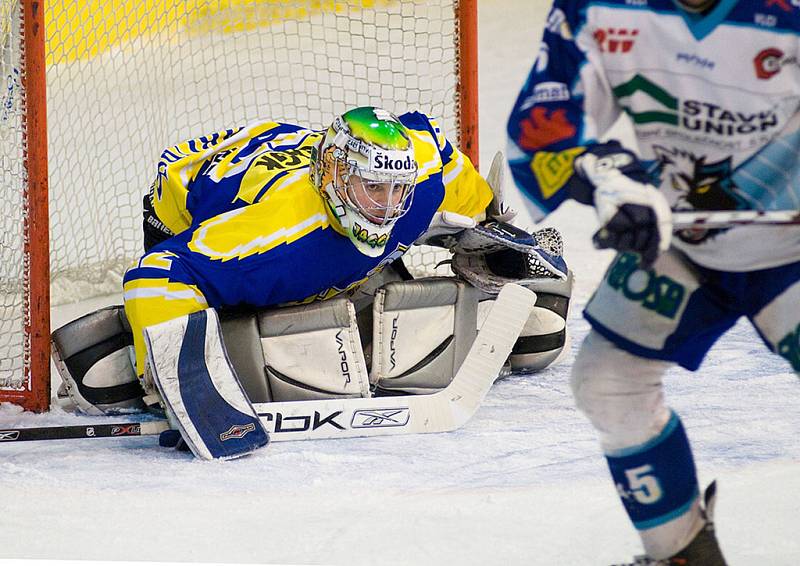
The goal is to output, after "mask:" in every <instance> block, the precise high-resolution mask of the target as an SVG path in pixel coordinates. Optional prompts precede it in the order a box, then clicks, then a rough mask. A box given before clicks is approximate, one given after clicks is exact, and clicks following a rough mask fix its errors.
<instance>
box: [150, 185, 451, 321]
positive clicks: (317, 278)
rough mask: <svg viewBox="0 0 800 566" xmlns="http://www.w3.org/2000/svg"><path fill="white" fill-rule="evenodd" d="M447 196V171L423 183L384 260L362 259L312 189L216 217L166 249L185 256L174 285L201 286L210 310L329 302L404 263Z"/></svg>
mask: <svg viewBox="0 0 800 566" xmlns="http://www.w3.org/2000/svg"><path fill="white" fill-rule="evenodd" d="M443 198H444V187H443V185H442V181H441V173H436V174H433V175H431V176H430V177H429V178H427V179H426V180H424V181H423V182H421V183H420V184H418V185H417V188H416V191H415V195H414V200H413V203H412V205H411V209H410V211H409V212H408V213H407V214H406V215H405V216H403V217H402V218H400V219H399V220H398V221H397V223H396V224H395V226H394V229H393V230H392V234H391V237H390V238H389V242H388V243H387V245H386V247H385V251H384V253H383V254H381V255H380V256H378V257H368V256H365V255H363V254H361V253H360V252H359V251H358V250H357V249H356V248H355V246H354V245H353V244H352V243H351V242H350V240H349V239H348V238H347V237H346V236H343V235H342V234H340V233H338V232H336V231H335V230H334V228H333V227H332V226H331V224H330V222H329V217H328V215H327V213H326V211H325V208H324V204H323V203H322V199H321V198H320V197H319V196H318V194H317V193H316V191H315V190H314V189H313V187H311V185H310V184H309V183H304V184H301V185H298V187H296V188H295V189H292V190H291V192H290V191H284V193H283V195H282V196H281V195H277V194H276V196H274V197H271V198H270V199H267V200H265V201H263V202H260V203H256V204H254V205H250V206H248V207H244V208H242V209H239V210H236V211H231V212H228V213H226V214H224V215H220V216H218V217H215V218H212V219H210V220H209V221H206V222H204V223H202V224H200V225H199V226H198V227H197V228H195V229H194V230H188V231H187V232H186V233H182V234H179V235H178V236H176V237H174V238H172V239H171V240H169V241H168V242H167V243H165V245H164V246H162V249H163V250H165V251H171V252H172V253H175V254H177V255H178V256H179V257H180V261H176V262H173V265H172V268H171V270H170V279H172V280H174V281H179V282H182V283H187V284H191V285H197V286H198V288H199V289H200V290H201V291H202V292H203V294H204V295H205V297H206V300H207V301H208V304H209V306H213V307H219V306H235V305H249V306H255V307H263V306H272V305H276V304H283V303H292V302H301V301H302V302H306V301H312V300H317V299H324V298H329V297H332V296H335V295H338V294H340V293H342V292H344V291H347V290H348V289H351V288H353V287H355V286H357V285H358V284H360V283H362V282H363V281H364V280H365V279H366V278H367V277H368V276H369V275H371V274H372V273H375V272H377V271H380V270H382V269H383V268H384V267H385V266H386V265H388V264H389V263H391V262H392V261H394V260H395V259H396V258H398V257H400V256H401V255H402V254H403V253H404V252H405V251H406V250H407V249H408V248H409V247H410V246H411V245H412V244H413V242H414V241H415V240H416V239H417V238H418V237H419V236H420V235H421V234H422V232H424V231H425V230H426V229H427V228H428V226H429V225H430V221H431V219H432V217H433V215H434V213H435V212H436V210H437V208H438V207H439V205H440V204H441V202H442V200H443ZM273 221H274V224H273V223H272V222H273ZM248 234H251V235H248Z"/></svg>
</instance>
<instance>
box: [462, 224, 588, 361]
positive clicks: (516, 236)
mask: <svg viewBox="0 0 800 566" xmlns="http://www.w3.org/2000/svg"><path fill="white" fill-rule="evenodd" d="M562 256H563V245H562V241H561V235H560V234H559V233H558V231H557V230H556V229H554V228H545V229H543V230H539V231H537V232H534V233H533V234H529V233H528V232H525V231H524V230H521V229H519V228H516V227H514V226H511V225H509V224H505V223H502V222H491V223H488V224H486V225H485V226H477V227H475V228H474V229H472V230H466V231H464V233H463V234H462V235H461V237H460V238H459V240H458V243H457V244H456V245H455V246H454V247H453V259H452V263H451V267H452V269H453V271H454V272H455V273H456V274H457V275H458V276H459V277H461V278H462V279H464V280H466V281H468V282H469V283H471V284H472V285H473V286H475V287H477V288H478V289H479V290H481V291H482V292H483V293H484V297H483V299H482V300H481V302H480V303H479V306H478V321H479V322H480V321H481V320H482V319H483V317H484V316H485V313H486V312H488V309H489V307H490V306H491V304H492V301H493V299H494V297H496V296H497V294H498V293H499V292H500V290H501V289H502V288H503V287H504V286H505V285H507V284H509V283H517V284H519V285H522V286H523V287H526V288H528V289H530V290H531V291H534V292H535V293H536V296H537V299H536V305H535V307H534V308H533V311H532V313H531V316H530V317H529V319H528V322H527V323H526V324H525V327H524V328H523V330H522V333H521V334H520V337H519V339H518V340H517V342H516V344H515V345H514V349H513V351H512V353H511V356H509V364H510V366H511V369H512V370H515V371H520V372H530V371H537V370H540V369H543V368H545V367H547V366H548V365H550V364H552V363H553V362H555V361H556V359H557V358H558V357H559V356H560V354H561V353H562V352H563V351H564V350H565V347H566V345H567V343H568V334H567V325H566V321H567V316H568V311H569V299H570V296H571V294H572V274H571V272H570V271H569V270H568V268H567V264H566V262H565V261H564V258H563V257H562Z"/></svg>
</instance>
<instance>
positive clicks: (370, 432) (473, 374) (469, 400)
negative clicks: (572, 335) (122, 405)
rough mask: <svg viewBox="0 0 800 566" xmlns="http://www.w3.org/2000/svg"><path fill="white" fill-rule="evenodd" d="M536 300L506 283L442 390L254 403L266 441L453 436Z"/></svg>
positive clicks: (85, 433) (115, 429) (131, 427)
mask: <svg viewBox="0 0 800 566" xmlns="http://www.w3.org/2000/svg"><path fill="white" fill-rule="evenodd" d="M535 302H536V294H535V293H534V292H533V291H530V290H528V289H525V288H524V287H521V286H519V285H506V287H505V288H504V289H503V290H502V291H501V293H500V295H499V296H498V298H497V300H496V301H495V302H494V305H493V306H492V310H491V311H490V313H489V316H488V317H487V318H486V320H485V321H484V323H483V325H482V326H481V329H480V331H479V332H478V336H477V337H476V338H475V342H474V343H473V344H472V347H471V348H470V350H469V352H468V353H467V356H466V358H465V359H464V362H463V363H462V364H461V367H460V368H459V369H458V371H457V372H456V375H455V376H454V377H453V380H452V382H451V383H450V385H448V386H447V387H445V388H444V389H443V390H441V391H439V392H438V393H434V394H431V395H403V396H397V397H369V398H363V399H341V398H340V399H326V400H319V401H289V402H270V403H258V404H256V405H255V408H256V410H257V411H258V415H259V417H260V418H261V421H262V423H263V425H264V427H265V428H266V429H267V430H268V431H269V433H270V438H271V441H272V442H275V441H284V440H317V439H324V438H348V437H357V436H386V435H398V434H415V433H423V432H447V431H450V430H455V429H457V428H459V427H460V426H462V425H463V424H464V423H465V422H467V420H469V419H470V418H471V417H472V415H473V414H475V411H477V409H478V407H479V406H480V403H481V401H483V398H484V397H485V396H486V393H487V392H488V391H489V388H490V387H491V386H492V384H493V383H494V381H495V379H496V378H497V376H498V375H499V373H500V370H501V369H502V367H503V364H504V363H505V360H506V359H507V358H508V355H509V354H510V353H511V349H512V348H513V347H514V343H515V342H516V340H517V338H518V337H519V335H520V332H522V328H523V327H524V325H525V323H526V322H527V320H528V317H529V316H530V313H531V311H532V310H533V306H534V303H535ZM167 429H169V425H168V424H167V421H147V422H142V423H137V422H129V423H114V424H88V425H79V426H52V427H40V428H20V429H7V430H0V442H24V441H32V440H64V439H73V438H120V437H130V436H145V435H151V434H160V433H161V432H163V431H165V430H167Z"/></svg>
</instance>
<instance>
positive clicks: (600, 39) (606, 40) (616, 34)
mask: <svg viewBox="0 0 800 566" xmlns="http://www.w3.org/2000/svg"><path fill="white" fill-rule="evenodd" d="M637 35H639V30H638V29H627V28H607V29H598V30H596V31H595V32H594V39H595V41H597V45H599V46H600V51H605V52H608V53H628V52H629V51H630V50H631V49H632V48H633V44H634V42H635V41H636V36H637Z"/></svg>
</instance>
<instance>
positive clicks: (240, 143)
mask: <svg viewBox="0 0 800 566" xmlns="http://www.w3.org/2000/svg"><path fill="white" fill-rule="evenodd" d="M278 126H279V124H278V123H277V122H259V123H253V124H249V125H247V126H245V127H244V128H239V129H236V130H225V131H222V132H217V133H214V134H211V135H207V136H202V137H199V138H195V139H192V140H188V141H184V142H181V143H179V144H177V145H175V146H172V147H170V148H168V149H166V150H164V151H163V152H162V154H161V158H160V160H159V163H158V175H157V177H156V181H155V183H154V193H153V208H154V210H155V212H156V215H157V216H158V218H159V219H160V220H161V221H162V222H163V223H164V224H165V225H166V226H167V228H169V229H170V230H172V232H174V233H175V234H179V233H180V232H183V231H184V230H185V229H187V228H188V227H189V226H190V225H191V223H192V215H191V213H190V212H189V211H188V210H187V206H186V202H187V198H188V195H189V191H190V189H189V185H190V184H191V183H192V181H194V180H195V178H196V177H197V174H198V172H199V171H200V169H201V167H203V166H204V165H206V163H207V162H209V163H210V165H209V166H208V167H207V168H206V169H205V170H204V171H203V175H204V176H205V177H208V179H210V180H211V181H212V182H214V183H220V182H221V181H222V180H223V179H225V178H228V177H233V176H235V175H239V174H241V173H244V176H243V179H242V182H241V183H240V184H239V186H238V189H237V193H236V194H235V195H233V194H232V195H231V196H230V197H229V198H230V202H231V203H233V202H235V201H236V200H237V199H241V200H242V201H244V202H246V203H248V204H250V203H253V202H254V201H255V200H256V198H257V197H258V195H259V193H260V192H261V190H262V189H263V188H264V187H265V186H266V185H267V184H268V183H269V182H270V181H271V180H272V179H273V178H275V177H276V176H277V175H279V174H282V173H284V172H285V171H286V170H291V169H293V168H296V167H302V166H304V165H307V164H308V160H309V156H310V154H311V146H312V145H313V144H314V143H315V142H316V141H318V140H319V137H320V136H321V135H322V134H321V133H320V132H312V131H311V130H301V131H298V132H291V133H285V134H280V135H279V136H278V137H277V138H275V139H271V140H269V141H265V142H263V143H261V144H259V145H257V146H255V147H253V146H251V145H250V144H251V143H252V140H253V139H254V138H256V137H257V136H259V135H262V134H264V133H266V132H269V131H270V130H271V129H273V128H276V127H278ZM256 143H257V142H256ZM273 145H275V146H279V147H280V148H281V149H279V150H277V151H276V150H273V149H272V147H273ZM244 148H247V150H248V151H247V155H245V156H242V155H241V152H242V150H243V149H244ZM220 190H223V189H222V188H221V189H220Z"/></svg>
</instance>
